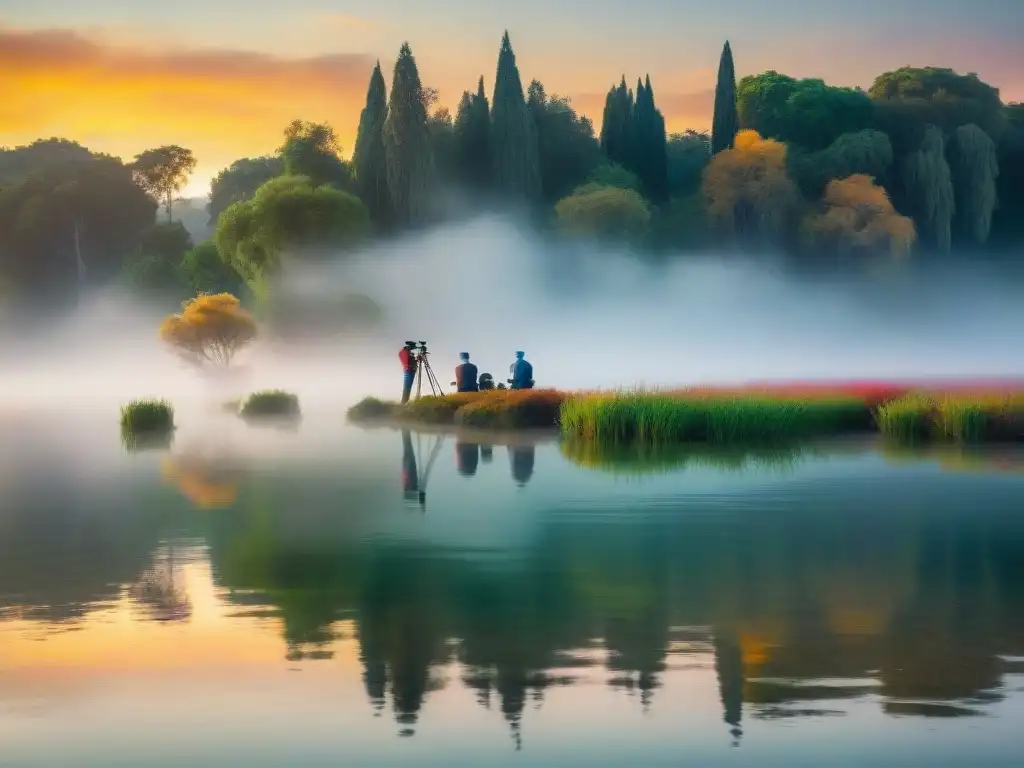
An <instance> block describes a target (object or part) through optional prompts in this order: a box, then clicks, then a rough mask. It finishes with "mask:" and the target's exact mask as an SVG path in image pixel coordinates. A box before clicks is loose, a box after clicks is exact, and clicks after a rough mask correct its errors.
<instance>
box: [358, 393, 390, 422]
mask: <svg viewBox="0 0 1024 768" xmlns="http://www.w3.org/2000/svg"><path fill="white" fill-rule="evenodd" d="M397 408H398V403H392V402H388V401H387V400H378V399H377V398H376V397H364V398H363V399H362V400H360V401H359V402H358V403H356V404H355V405H353V406H352V407H351V408H349V409H348V411H347V412H346V416H348V420H349V421H351V422H359V421H372V420H373V419H384V418H387V417H389V416H393V415H394V414H395V410H396V409H397Z"/></svg>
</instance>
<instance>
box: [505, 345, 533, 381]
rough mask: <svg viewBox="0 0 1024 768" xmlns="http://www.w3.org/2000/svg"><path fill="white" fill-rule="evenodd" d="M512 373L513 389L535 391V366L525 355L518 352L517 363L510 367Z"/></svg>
mask: <svg viewBox="0 0 1024 768" xmlns="http://www.w3.org/2000/svg"><path fill="white" fill-rule="evenodd" d="M509 371H510V372H511V373H512V381H511V382H510V383H511V385H512V389H533V366H532V365H530V364H529V363H528V362H527V361H526V358H525V353H523V352H516V361H515V362H514V363H512V365H510V366H509Z"/></svg>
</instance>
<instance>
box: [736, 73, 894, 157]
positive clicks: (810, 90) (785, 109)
mask: <svg viewBox="0 0 1024 768" xmlns="http://www.w3.org/2000/svg"><path fill="white" fill-rule="evenodd" d="M736 110H737V115H738V117H739V126H740V128H745V129H751V130H755V131H757V132H758V133H759V134H760V135H761V136H763V137H764V138H768V139H776V140H778V141H784V142H787V143H790V142H792V143H795V144H798V145H800V146H801V147H803V148H805V149H808V150H819V149H824V148H825V147H827V146H828V145H829V144H831V143H832V142H833V141H835V140H836V139H837V138H838V137H839V136H841V135H842V134H844V133H853V132H856V131H860V130H863V129H865V128H870V127H871V125H872V123H873V121H874V107H873V106H872V103H871V99H870V98H868V95H867V94H866V93H864V91H861V90H859V89H857V88H839V87H836V86H831V85H826V84H825V83H824V82H823V81H821V80H815V79H807V80H796V79H794V78H792V77H789V76H788V75H782V74H779V73H778V72H775V71H774V70H772V71H769V72H764V73H762V74H760V75H748V76H747V77H744V78H743V79H742V80H740V82H739V84H738V85H737V86H736Z"/></svg>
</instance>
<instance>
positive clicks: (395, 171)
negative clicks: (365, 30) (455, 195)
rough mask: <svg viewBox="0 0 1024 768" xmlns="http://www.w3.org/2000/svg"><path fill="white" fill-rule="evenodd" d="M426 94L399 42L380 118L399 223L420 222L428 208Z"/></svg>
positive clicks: (430, 161) (406, 49) (405, 45)
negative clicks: (384, 114) (384, 116)
mask: <svg viewBox="0 0 1024 768" xmlns="http://www.w3.org/2000/svg"><path fill="white" fill-rule="evenodd" d="M427 96H428V95H427V93H426V92H425V91H424V88H423V84H422V83H421V82H420V73H419V70H418V69H417V68H416V59H415V58H413V55H412V49H410V48H409V44H408V43H402V47H401V49H400V50H399V52H398V60H397V61H395V72H394V77H393V78H392V81H391V99H390V100H389V102H388V116H387V119H386V120H385V121H384V154H385V157H386V159H387V179H388V191H389V192H390V194H391V206H392V210H393V212H394V220H395V223H396V224H398V225H399V226H410V225H416V224H422V223H423V222H424V221H426V219H427V217H428V214H429V210H430V183H431V179H432V177H433V171H434V158H433V154H432V152H431V144H430V126H429V125H428V123H427Z"/></svg>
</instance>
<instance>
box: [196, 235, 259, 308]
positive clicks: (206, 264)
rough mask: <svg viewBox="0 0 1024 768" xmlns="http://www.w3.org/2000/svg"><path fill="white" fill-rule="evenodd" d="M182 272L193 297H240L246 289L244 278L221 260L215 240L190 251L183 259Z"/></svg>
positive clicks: (203, 243) (207, 241) (200, 244)
mask: <svg viewBox="0 0 1024 768" xmlns="http://www.w3.org/2000/svg"><path fill="white" fill-rule="evenodd" d="M181 272H182V273H183V276H184V277H185V279H186V280H187V281H188V284H189V287H190V289H191V293H192V295H198V294H200V293H210V294H217V293H230V294H231V295H232V296H239V295H241V293H242V291H243V289H244V287H245V281H244V280H243V279H242V276H241V275H239V274H238V271H237V270H236V269H235V268H234V267H233V266H232V265H231V264H229V263H227V262H226V261H224V259H223V258H221V255H220V251H218V250H217V244H216V242H214V241H213V240H205V241H203V242H201V243H199V244H198V245H196V246H195V247H194V248H191V249H189V250H188V251H187V252H186V253H185V255H184V257H182V260H181Z"/></svg>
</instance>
